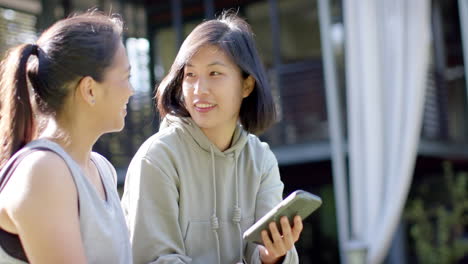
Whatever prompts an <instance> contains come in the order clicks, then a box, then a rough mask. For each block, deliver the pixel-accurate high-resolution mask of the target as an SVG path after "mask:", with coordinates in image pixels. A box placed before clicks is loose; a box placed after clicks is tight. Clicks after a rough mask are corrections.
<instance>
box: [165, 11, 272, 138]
mask: <svg viewBox="0 0 468 264" xmlns="http://www.w3.org/2000/svg"><path fill="white" fill-rule="evenodd" d="M205 45H214V46H217V47H219V48H220V49H221V50H222V51H224V52H225V53H226V54H227V55H228V56H229V57H230V58H231V59H232V61H233V62H235V63H236V64H237V65H238V66H239V68H240V69H241V71H242V75H243V77H244V78H247V77H248V76H249V75H250V76H252V77H253V78H254V79H255V87H254V89H253V91H252V93H251V94H250V95H249V96H248V97H246V98H244V100H243V101H242V105H241V108H240V113H239V119H240V123H241V124H242V126H243V127H244V129H245V130H246V131H248V132H250V133H253V134H260V133H261V132H263V131H265V130H266V129H268V128H269V127H270V126H272V125H273V124H274V123H275V121H276V107H275V104H274V101H273V96H272V94H271V89H270V85H269V83H268V80H267V77H266V74H265V70H264V68H263V65H262V62H261V61H260V57H259V55H258V52H257V49H256V46H255V41H254V37H253V32H252V30H251V28H250V26H249V24H248V23H247V22H246V21H245V20H243V19H241V18H240V17H238V16H237V15H235V14H233V13H232V12H225V13H224V14H223V15H221V17H220V18H218V19H213V20H208V21H205V22H203V23H201V24H200V25H198V26H197V27H196V28H195V29H194V30H193V31H192V32H191V33H190V35H188V37H187V38H186V39H185V41H184V43H183V44H182V46H181V47H180V50H179V53H178V54H177V56H176V58H175V61H174V63H173V64H172V67H171V69H170V72H169V73H168V74H167V76H166V77H165V78H164V79H163V81H162V82H161V83H160V85H159V87H158V88H157V92H156V106H157V109H158V110H159V113H160V117H161V118H164V117H165V116H166V115H167V114H171V115H175V116H179V117H188V116H190V114H189V112H188V111H187V109H186V108H185V106H184V101H183V98H182V81H183V76H184V67H185V65H186V63H187V62H188V61H189V60H190V59H191V57H192V56H193V55H194V54H195V53H196V52H197V51H198V50H199V49H200V47H202V46H205Z"/></svg>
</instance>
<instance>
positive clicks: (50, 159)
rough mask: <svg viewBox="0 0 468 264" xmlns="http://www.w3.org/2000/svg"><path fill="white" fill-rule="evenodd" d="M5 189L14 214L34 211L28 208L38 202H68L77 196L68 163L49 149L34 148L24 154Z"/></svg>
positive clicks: (50, 203)
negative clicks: (34, 149) (33, 150)
mask: <svg viewBox="0 0 468 264" xmlns="http://www.w3.org/2000/svg"><path fill="white" fill-rule="evenodd" d="M4 192H5V195H6V196H7V198H8V201H9V202H8V206H9V207H10V209H11V213H13V215H14V214H17V213H20V214H21V212H34V211H35V210H30V209H31V208H35V207H36V208H37V207H38V206H39V208H44V204H47V205H49V206H51V205H59V204H60V203H67V204H68V203H73V202H76V200H77V198H76V188H75V184H74V181H73V178H72V175H71V172H70V170H69V168H68V166H67V164H66V163H65V161H64V160H63V159H62V158H61V157H60V156H58V155H57V154H55V153H53V152H51V151H35V152H33V153H31V154H29V155H28V156H26V157H25V158H24V159H23V160H22V161H21V162H20V164H19V165H18V167H17V168H16V170H15V172H14V173H13V175H12V177H11V179H10V181H9V182H8V184H7V185H6V187H5V189H4ZM75 204H76V203H75ZM49 206H48V207H49Z"/></svg>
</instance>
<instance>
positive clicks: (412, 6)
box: [343, 0, 431, 263]
mask: <svg viewBox="0 0 468 264" xmlns="http://www.w3.org/2000/svg"><path fill="white" fill-rule="evenodd" d="M343 8H344V24H345V36H346V37H345V42H346V46H345V47H346V87H347V107H348V109H347V110H348V111H347V113H348V116H347V118H348V142H349V166H350V167H349V179H350V182H349V184H350V186H349V190H350V194H349V199H350V203H349V204H350V215H349V221H350V228H351V230H350V232H351V234H350V235H351V241H347V242H346V243H349V242H351V244H356V243H358V244H362V245H364V246H365V248H367V257H366V259H367V260H366V262H365V263H381V262H382V261H383V259H384V257H385V256H386V255H387V252H388V249H389V246H390V244H391V241H392V239H393V234H394V231H395V230H396V227H397V224H398V223H399V221H400V217H401V213H402V209H403V207H404V204H405V201H406V197H407V193H408V189H409V186H410V184H411V178H412V174H413V169H414V163H415V158H416V155H417V148H418V143H419V136H420V130H421V120H422V114H423V104H424V95H425V87H426V83H425V80H426V73H427V68H428V65H429V54H430V52H429V51H430V45H431V44H430V43H431V39H430V0H343Z"/></svg>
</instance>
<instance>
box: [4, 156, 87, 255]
mask: <svg viewBox="0 0 468 264" xmlns="http://www.w3.org/2000/svg"><path fill="white" fill-rule="evenodd" d="M3 195H4V198H6V201H8V203H7V204H6V206H5V209H6V212H7V215H8V217H9V218H10V220H11V222H12V223H13V225H14V228H16V232H17V233H18V235H19V236H20V239H21V242H22V244H23V247H24V249H25V252H26V255H27V256H28V259H29V261H30V262H31V263H34V264H42V263H44V264H45V263H47V264H48V263H72V264H75V263H77V264H78V263H80V264H82V263H87V261H86V255H85V251H84V247H83V244H82V240H81V233H80V223H79V212H78V196H77V191H76V187H75V184H74V181H73V178H72V175H71V173H70V171H69V169H68V167H67V165H66V164H65V162H64V161H63V160H62V159H61V158H60V157H59V156H57V155H56V154H54V153H52V152H46V151H38V152H34V153H32V154H30V155H28V156H27V157H26V158H25V159H24V160H23V161H22V162H21V164H20V166H18V167H17V169H16V171H15V172H14V175H13V176H12V178H11V180H10V182H9V183H8V184H7V186H6V187H5V189H4V190H3V193H2V196H3Z"/></svg>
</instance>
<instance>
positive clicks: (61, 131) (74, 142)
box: [40, 118, 99, 168]
mask: <svg viewBox="0 0 468 264" xmlns="http://www.w3.org/2000/svg"><path fill="white" fill-rule="evenodd" d="M98 137H99V136H98V135H91V134H90V133H89V132H87V131H83V129H80V127H77V126H76V124H75V126H73V124H72V123H66V122H61V121H60V120H55V119H53V118H51V119H49V121H48V124H47V127H46V129H45V130H44V132H43V133H42V134H41V135H40V138H46V139H49V140H51V141H54V142H56V143H57V144H59V145H60V146H61V147H62V148H63V149H64V150H65V151H66V152H67V153H68V154H69V155H70V156H71V157H72V158H73V159H74V160H75V161H76V162H77V163H78V164H79V165H80V166H83V167H84V168H87V167H88V166H89V162H90V156H91V149H92V147H93V145H94V143H95V142H96V141H97V139H98Z"/></svg>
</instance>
